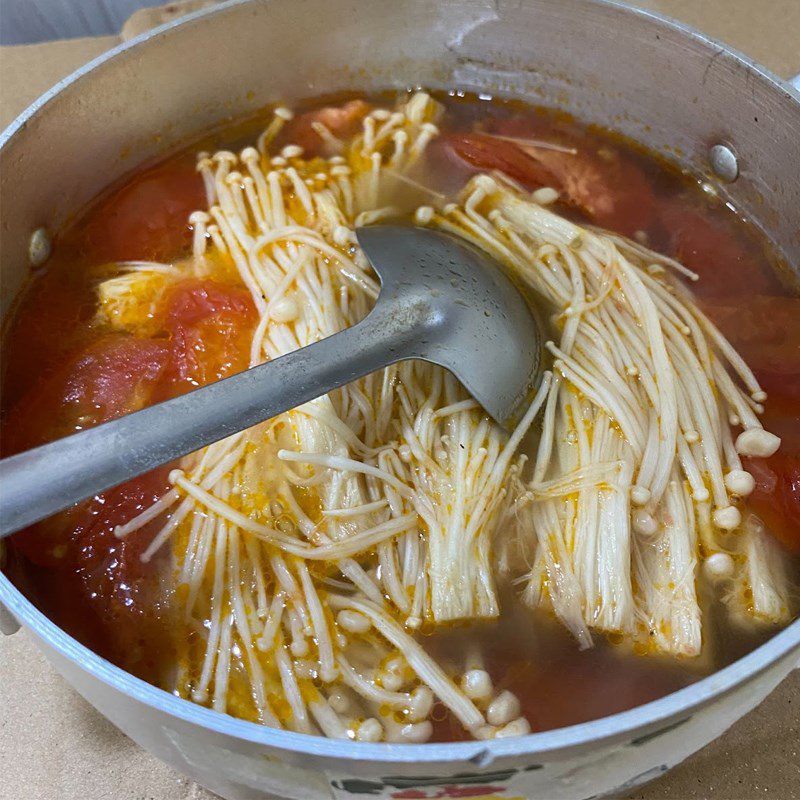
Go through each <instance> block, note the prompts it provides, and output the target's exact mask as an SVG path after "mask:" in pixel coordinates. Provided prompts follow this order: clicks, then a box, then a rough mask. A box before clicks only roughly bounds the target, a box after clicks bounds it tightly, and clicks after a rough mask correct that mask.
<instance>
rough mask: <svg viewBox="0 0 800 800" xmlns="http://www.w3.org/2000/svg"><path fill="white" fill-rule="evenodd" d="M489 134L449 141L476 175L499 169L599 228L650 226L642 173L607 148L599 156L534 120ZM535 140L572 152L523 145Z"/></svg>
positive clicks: (569, 133) (565, 132)
mask: <svg viewBox="0 0 800 800" xmlns="http://www.w3.org/2000/svg"><path fill="white" fill-rule="evenodd" d="M491 131H492V134H493V135H485V134H480V133H468V134H458V135H455V136H450V137H448V141H449V142H450V145H451V147H452V148H453V150H454V152H456V154H457V155H459V156H461V157H462V158H463V159H464V160H465V161H467V162H468V163H470V164H471V165H472V166H474V167H476V168H477V169H480V170H492V169H498V170H500V171H501V172H504V173H505V174H507V175H508V176H509V177H511V178H513V179H514V180H516V181H518V182H519V183H521V184H522V185H523V186H525V187H526V188H529V189H533V188H536V187H540V186H551V187H553V188H554V189H557V190H558V191H559V192H560V193H561V200H562V202H564V203H566V204H567V205H570V206H572V207H574V208H576V209H578V210H579V211H580V212H581V213H583V214H585V215H586V216H587V217H588V218H589V219H591V220H592V221H593V222H595V223H596V224H598V225H602V226H604V227H608V228H611V229H612V230H615V231H618V232H620V233H623V234H625V235H627V236H631V235H633V233H634V232H636V231H637V230H646V229H647V228H648V227H649V225H650V224H651V222H652V220H653V216H654V210H655V197H654V195H653V191H652V189H651V187H650V184H649V182H648V180H647V178H646V177H645V175H644V172H642V170H641V169H640V168H639V167H638V166H637V165H636V164H635V163H634V162H633V161H631V160H630V159H628V158H627V157H625V156H624V155H622V154H621V153H618V152H617V151H615V150H613V149H611V148H605V149H603V150H602V152H601V151H598V150H597V149H596V144H593V143H592V141H591V139H590V138H589V137H588V136H586V134H583V133H579V132H577V131H574V130H569V129H566V128H565V129H561V130H560V129H558V127H556V128H555V129H554V128H552V127H549V126H547V127H544V128H543V127H542V121H541V120H540V119H537V118H534V117H518V118H513V119H509V120H502V121H495V122H494V123H493V125H492V128H491ZM498 137H509V138H498ZM537 137H542V138H543V139H544V140H546V141H548V142H552V143H553V144H555V145H558V146H560V147H561V148H571V149H573V150H574V151H575V152H565V151H564V150H563V149H549V148H546V147H532V146H529V145H526V144H525V143H524V140H526V139H536V138H537ZM510 139H518V140H520V141H518V142H514V141H510Z"/></svg>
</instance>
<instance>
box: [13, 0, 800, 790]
mask: <svg viewBox="0 0 800 800" xmlns="http://www.w3.org/2000/svg"><path fill="white" fill-rule="evenodd" d="M415 85H425V86H437V87H458V88H472V89H479V90H481V91H484V92H492V93H502V94H513V95H518V96H522V97H525V98H527V99H529V100H531V101H533V102H535V103H542V104H546V105H558V106H559V107H561V108H565V109H567V110H569V111H572V112H573V113H575V114H576V115H578V116H579V117H584V118H586V119H589V120H592V121H594V122H599V123H602V124H605V125H608V126H610V127H613V128H616V129H618V130H621V131H622V132H624V133H626V134H628V135H630V136H632V137H633V138H635V139H638V140H640V141H642V142H644V143H647V144H648V146H650V147H652V148H655V149H656V150H659V151H661V152H664V153H665V154H667V155H671V156H672V157H673V158H676V159H677V160H679V161H680V162H682V163H683V164H684V165H685V166H687V167H688V168H690V169H693V170H694V171H696V172H698V173H701V174H705V173H709V171H710V167H709V162H708V154H709V151H710V148H711V147H712V146H713V145H714V144H718V143H724V144H726V145H728V146H729V147H731V148H732V149H733V151H734V152H735V153H736V155H737V157H738V165H739V174H738V178H737V180H736V181H735V182H733V183H731V184H729V185H723V184H719V189H720V191H721V192H723V193H724V194H727V195H728V196H729V198H730V200H731V201H732V202H734V203H735V204H736V205H737V206H739V207H740V208H742V209H743V210H744V211H745V212H746V213H748V214H749V215H750V216H751V217H752V218H753V219H755V220H756V222H757V224H759V225H760V226H761V227H762V228H763V229H764V230H765V231H767V232H768V234H769V236H770V238H771V239H772V241H773V242H774V243H775V245H776V247H778V249H780V250H781V251H782V252H783V254H784V255H785V256H786V257H787V259H788V261H789V262H790V263H793V264H798V263H800V225H798V223H797V208H799V207H800V102H799V101H800V96H798V95H797V93H796V92H794V93H793V92H792V91H791V90H790V89H789V88H788V87H787V86H784V85H782V84H781V83H780V82H779V81H776V80H775V79H774V78H772V77H771V76H770V75H768V74H767V73H765V72H764V71H763V70H761V69H760V68H758V67H756V66H755V65H753V64H750V63H749V62H747V61H746V60H745V59H742V58H740V57H738V56H736V55H735V54H733V53H731V52H729V51H727V50H726V49H724V48H722V47H720V46H719V45H716V44H715V43H713V42H709V41H708V40H706V39H704V38H703V37H702V36H699V35H693V34H690V33H688V32H687V31H686V30H685V29H682V28H680V27H679V26H673V25H670V24H668V23H665V22H663V21H661V20H659V19H658V18H655V17H653V16H652V15H650V14H647V13H643V12H639V11H634V10H631V9H626V8H623V7H621V6H617V5H616V4H613V3H606V2H601V0H528V1H527V2H525V3H520V2H507V1H506V0H451V2H448V3H441V2H438V1H437V0H403V2H397V3H391V4H389V3H374V2H370V0H333V1H331V0H327V2H324V1H323V0H251V1H250V2H236V3H232V4H229V5H227V6H224V7H222V8H220V9H218V10H215V11H213V12H211V13H206V14H201V15H196V16H194V17H191V18H189V19H187V20H185V21H183V22H180V23H178V24H176V25H172V26H168V27H167V28H165V29H161V30H158V31H155V32H153V33H151V34H148V35H146V36H144V37H141V38H140V39H139V40H135V41H134V42H132V43H130V44H129V45H127V46H125V47H123V48H120V49H118V50H117V51H114V52H112V53H111V54H110V55H108V56H105V57H102V58H101V59H99V60H98V61H96V62H94V63H93V64H91V65H89V66H88V67H87V68H85V69H83V70H81V71H79V72H78V73H76V75H75V76H73V77H72V78H70V79H67V81H66V82H64V83H62V84H60V85H59V86H57V87H55V89H54V90H53V91H51V92H50V93H48V94H47V95H45V96H44V97H43V98H42V99H41V100H40V101H38V102H37V103H36V104H34V106H33V107H32V108H31V109H30V110H29V111H28V112H26V114H25V115H23V117H21V118H20V120H18V121H17V122H16V123H14V124H13V125H12V126H11V127H10V128H9V129H8V131H6V133H5V134H4V135H3V138H2V141H0V145H1V146H2V149H1V150H0V207H2V220H1V224H2V236H3V259H2V264H1V265H0V267H1V268H2V283H3V292H2V302H3V308H4V309H6V308H7V307H8V304H9V303H10V302H11V300H12V299H13V296H14V295H15V293H16V291H17V290H18V288H19V286H20V285H21V284H22V282H23V280H24V278H25V275H26V269H27V267H26V251H27V242H28V237H29V235H30V233H31V231H33V230H34V229H36V228H38V227H40V226H46V227H48V228H50V229H51V230H54V229H57V227H58V226H59V224H61V223H62V222H63V221H64V220H65V219H67V218H68V217H69V216H70V214H71V213H74V212H75V211H76V210H77V209H79V208H80V207H81V205H82V204H84V203H85V202H87V201H88V200H90V199H91V198H92V197H93V196H94V195H95V194H96V193H97V192H98V191H99V190H101V189H102V188H103V187H104V186H105V185H107V184H108V183H109V182H110V181H112V180H114V179H115V178H117V177H118V176H120V175H122V174H124V173H125V172H128V171H130V170H131V169H133V168H134V167H135V166H136V165H137V164H139V163H142V162H143V161H146V160H148V159H150V158H152V157H154V156H156V155H158V154H161V153H163V152H165V151H168V150H169V149H170V148H171V147H174V146H177V145H178V144H179V143H182V142H185V140H186V139H187V138H191V137H192V136H194V135H196V134H198V133H199V132H202V131H204V130H206V129H208V128H209V127H211V126H213V125H217V124H220V123H223V122H224V121H226V120H228V119H230V118H235V117H238V116H245V115H248V114H251V113H253V112H254V111H256V110H257V109H258V108H259V107H261V106H262V105H263V104H265V103H268V102H274V101H276V100H283V101H291V100H292V99H293V98H299V97H305V96H309V95H314V94H319V93H324V92H330V91H336V90H339V89H346V88H365V89H372V88H387V87H406V86H415ZM711 180H715V179H714V178H713V177H712V178H711ZM0 602H2V603H5V605H6V606H7V607H8V608H9V609H10V611H11V612H12V614H13V615H14V616H15V617H16V618H17V619H18V620H19V621H21V622H22V623H23V624H24V625H25V626H26V627H27V628H28V629H29V630H30V632H31V633H32V634H33V635H34V637H35V638H36V640H37V641H38V642H39V644H40V645H41V647H42V648H43V650H44V651H45V653H46V654H47V655H48V657H49V658H50V660H51V661H52V662H53V663H54V665H55V666H56V668H57V669H58V670H59V671H60V672H62V673H63V674H64V676H65V677H66V678H67V679H68V680H69V681H70V682H71V683H72V684H73V685H74V686H75V687H76V688H77V689H78V691H80V692H81V693H82V694H83V695H84V696H85V697H86V698H87V699H88V700H89V701H90V702H91V703H93V704H94V705H95V706H96V707H97V708H98V709H99V710H100V711H101V712H102V713H104V714H105V715H106V716H108V717H109V718H110V719H111V720H112V721H114V722H115V723H116V724H117V725H118V726H119V727H120V728H122V729H123V730H124V731H126V733H128V734H129V735H131V736H132V737H133V738H134V739H135V740H136V741H138V742H139V743H140V744H142V745H143V746H145V747H147V748H148V749H150V750H152V751H153V752H154V753H156V754H157V755H158V756H160V757H161V758H163V759H164V760H166V761H168V762H169V763H171V764H173V765H174V766H175V767H177V768H178V769H180V770H181V771H183V772H185V773H186V774H188V775H190V776H191V777H193V778H195V779H196V780H198V781H199V782H200V783H203V784H204V785H206V786H208V787H209V788H211V789H213V790H214V791H216V792H218V793H220V794H221V795H223V796H224V797H228V798H262V797H264V798H268V797H282V798H298V800H299V799H300V798H302V800H315V799H316V798H339V797H358V796H359V795H361V796H372V797H391V796H392V795H393V794H397V793H399V792H402V791H404V790H405V789H407V788H416V789H418V790H419V791H420V792H423V793H424V794H428V795H429V796H434V795H436V793H437V792H438V791H439V789H438V788H436V784H437V783H438V784H442V783H449V784H455V785H473V787H474V786H476V785H482V786H484V787H487V788H486V794H487V795H490V796H494V795H497V796H500V797H503V798H513V797H531V798H536V797H542V798H544V797H546V798H548V800H549V799H550V798H554V799H558V798H585V797H591V796H596V795H600V794H603V793H606V792H610V791H612V790H621V789H622V788H624V787H631V786H634V785H636V784H637V783H639V782H641V781H644V780H647V779H648V778H650V777H653V776H655V775H657V774H659V773H660V772H661V771H663V770H664V769H666V768H668V767H669V766H671V765H673V764H675V763H677V762H678V761H680V760H681V759H682V758H684V757H685V756H686V755H688V754H689V753H691V752H693V751H694V750H696V749H697V748H699V747H700V746H702V745H703V744H705V743H706V742H707V741H710V740H711V739H712V738H714V737H715V736H717V735H718V734H719V733H721V732H722V731H723V730H724V729H725V728H726V727H727V726H728V725H730V724H731V722H733V721H734V720H735V719H737V718H738V717H739V716H741V715H742V714H743V713H745V712H746V711H747V710H748V709H749V708H751V707H752V706H754V705H755V704H756V703H757V702H759V701H760V700H761V699H762V698H763V697H764V696H765V695H766V694H767V693H768V692H769V691H770V690H771V689H772V688H773V687H774V686H775V685H776V684H777V683H778V682H779V681H780V679H781V678H782V677H783V676H784V675H785V674H786V673H787V672H788V671H789V669H791V667H792V666H793V663H794V662H796V660H797V656H798V652H799V651H800V623H795V624H794V625H793V626H792V627H790V628H789V629H787V630H786V631H784V632H782V633H781V634H779V635H778V636H777V637H775V638H774V639H773V640H772V641H770V642H769V643H768V644H767V645H765V646H763V647H761V648H759V649H758V650H757V651H755V652H754V653H752V654H751V655H750V656H748V657H747V658H745V659H743V660H742V661H740V662H737V663H736V664H734V665H732V666H731V667H729V668H726V669H725V670H722V671H721V672H719V673H717V674H716V675H714V676H711V677H710V678H707V679H705V680H704V681H701V682H700V683H698V684H696V685H694V686H692V687H689V688H688V689H684V690H682V691H681V692H678V693H676V694H674V695H671V696H670V697H668V698H664V699H663V700H660V701H657V702H655V703H651V704H648V705H647V706H643V707H641V708H638V709H635V710H633V711H630V712H625V713H623V714H619V715H616V716H614V717H609V718H607V719H605V720H599V721H597V722H594V723H588V724H585V725H580V726H576V727H574V728H568V729H563V730H561V731H553V732H549V733H545V734H534V735H532V736H528V737H522V738H520V739H513V740H498V741H494V742H490V743H479V742H475V743H463V744H459V745H422V746H391V745H365V744H358V745H353V744H350V743H348V742H332V741H329V740H321V739H312V738H309V737H304V736H301V735H298V734H292V733H286V732H281V731H273V730H269V729H264V728H260V727H258V726H254V725H252V724H249V723H244V722H241V721H238V720H233V719H232V718H229V717H225V716H223V715H219V714H216V713H215V712H212V711H209V710H207V709H202V708H199V707H196V706H193V705H192V704H190V703H187V702H184V701H181V700H178V699H177V698H175V697H172V696H171V695H168V694H166V693H164V692H161V691H159V690H157V689H155V688H153V687H150V686H148V685H147V684H144V683H142V682H141V681H138V680H136V679H134V678H132V677H131V676H128V675H126V674H125V673H124V672H122V671H120V670H118V669H116V668H114V667H113V666H111V665H109V664H107V663H106V662H104V661H103V660H102V659H99V658H98V657H97V656H95V655H93V654H92V653H90V652H89V651H88V650H86V649H85V648H83V647H81V646H80V645H79V644H77V643H76V642H75V641H74V640H72V639H70V638H69V637H68V636H66V635H65V634H64V633H63V632H61V631H59V630H58V628H56V627H55V626H54V625H52V623H50V622H49V621H47V620H46V619H45V618H44V617H43V616H42V615H41V614H39V613H38V612H37V611H36V610H35V609H34V608H33V606H32V605H31V604H30V603H28V602H27V601H26V600H25V598H24V597H22V595H20V594H19V593H18V592H17V591H16V590H15V589H14V587H13V586H11V584H10V583H9V582H8V581H7V580H6V579H5V577H3V576H0ZM0 621H2V620H0ZM6 625H7V620H6ZM4 627H5V626H4ZM492 787H494V788H492Z"/></svg>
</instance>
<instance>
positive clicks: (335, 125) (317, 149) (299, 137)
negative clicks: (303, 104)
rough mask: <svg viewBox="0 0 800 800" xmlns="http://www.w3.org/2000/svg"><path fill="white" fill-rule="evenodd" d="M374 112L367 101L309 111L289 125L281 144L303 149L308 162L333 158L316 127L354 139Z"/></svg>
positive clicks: (341, 136) (341, 137)
mask: <svg viewBox="0 0 800 800" xmlns="http://www.w3.org/2000/svg"><path fill="white" fill-rule="evenodd" d="M371 108H372V106H371V105H370V104H369V103H367V102H365V101H364V100H350V101H348V102H346V103H343V104H342V105H340V106H325V107H324V108H318V109H316V110H315V111H307V112H306V113H305V114H300V115H298V116H297V117H295V118H294V119H293V120H291V121H290V122H289V123H287V125H286V126H285V127H284V129H283V130H282V131H281V135H280V137H279V143H281V144H296V145H299V146H300V147H302V148H303V155H304V156H305V157H306V158H309V157H312V156H318V155H333V154H332V153H327V152H326V148H325V143H324V142H323V140H322V139H321V138H320V136H319V134H318V133H317V132H316V131H315V130H314V128H313V123H315V122H321V123H322V124H323V125H324V126H325V127H326V128H327V129H328V130H329V131H330V132H331V133H332V134H333V135H334V136H335V137H336V138H337V139H342V140H346V139H350V138H351V137H353V136H355V134H357V133H358V131H359V129H360V128H361V122H362V120H363V119H364V117H366V116H367V114H369V112H370V110H371Z"/></svg>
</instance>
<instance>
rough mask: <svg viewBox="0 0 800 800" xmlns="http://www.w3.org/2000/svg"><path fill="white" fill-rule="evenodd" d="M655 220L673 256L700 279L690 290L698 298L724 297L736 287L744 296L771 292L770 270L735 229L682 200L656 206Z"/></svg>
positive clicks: (772, 278) (774, 287)
mask: <svg viewBox="0 0 800 800" xmlns="http://www.w3.org/2000/svg"><path fill="white" fill-rule="evenodd" d="M658 214H659V218H660V220H661V223H662V225H663V226H664V228H665V229H666V231H667V234H668V236H669V244H670V249H671V251H672V253H673V255H674V256H675V257H676V258H677V259H678V260H679V261H680V262H681V263H682V264H684V265H686V266H687V267H689V269H691V270H692V271H694V272H696V273H697V274H698V275H699V276H700V280H699V281H697V282H696V283H693V284H692V289H693V290H694V292H695V293H696V294H697V295H698V296H700V297H707V298H709V297H710V298H713V297H726V296H728V295H730V294H731V291H732V290H735V288H737V287H738V288H739V289H741V290H743V291H745V292H747V293H748V294H771V293H775V292H776V291H777V290H778V288H779V286H778V282H777V279H776V278H775V276H774V274H773V273H772V272H771V271H768V270H767V269H765V268H764V267H763V266H762V261H761V259H759V258H758V257H757V256H756V254H755V253H752V252H749V250H748V248H747V247H745V246H744V245H743V244H742V243H741V241H740V240H739V237H738V234H737V232H736V229H735V228H734V227H732V226H731V225H729V224H726V223H725V222H723V221H722V220H718V219H712V218H710V217H709V216H708V215H707V214H704V213H703V212H701V211H699V210H695V209H693V208H691V206H689V205H688V204H687V201H686V200H667V201H664V202H663V203H661V204H660V207H659V209H658Z"/></svg>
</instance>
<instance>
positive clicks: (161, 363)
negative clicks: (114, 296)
mask: <svg viewBox="0 0 800 800" xmlns="http://www.w3.org/2000/svg"><path fill="white" fill-rule="evenodd" d="M168 354H169V351H168V348H167V345H166V343H165V342H162V341H156V340H152V339H140V338H138V337H135V336H128V335H125V334H111V335H109V336H104V337H102V338H100V339H97V340H96V341H94V342H93V343H92V344H90V345H88V346H87V347H85V348H84V349H83V350H82V351H81V352H79V353H78V354H77V355H74V356H73V357H72V358H71V359H68V361H67V364H66V365H64V366H63V367H62V368H61V369H59V370H58V371H57V372H56V373H55V374H54V375H52V376H51V377H50V378H49V379H47V380H45V381H44V382H43V383H42V384H39V385H36V386H34V387H33V388H32V389H31V390H30V391H29V392H28V393H27V394H26V395H24V396H23V397H22V398H21V399H20V400H19V401H18V402H17V403H16V404H15V405H14V407H13V408H11V409H10V410H9V411H8V413H7V415H6V418H5V420H4V425H3V451H4V453H5V454H6V455H10V454H12V453H14V452H18V451H19V450H23V449H25V448H28V447H35V446H36V445H40V444H44V443H45V442H47V441H50V440H52V439H57V438H59V437H61V436H66V435H68V434H70V433H75V432H76V431H79V430H82V429H84V428H88V427H91V426H93V425H97V424H99V423H101V422H106V421H108V420H110V419H113V418H114V417H118V416H121V415H122V414H127V413H129V412H131V411H137V410H138V409H140V408H144V407H145V406H146V405H148V404H149V403H150V402H151V401H152V398H153V396H154V394H155V392H156V389H157V386H158V384H159V381H160V379H161V376H162V373H163V371H164V369H165V367H166V366H167V359H168Z"/></svg>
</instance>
